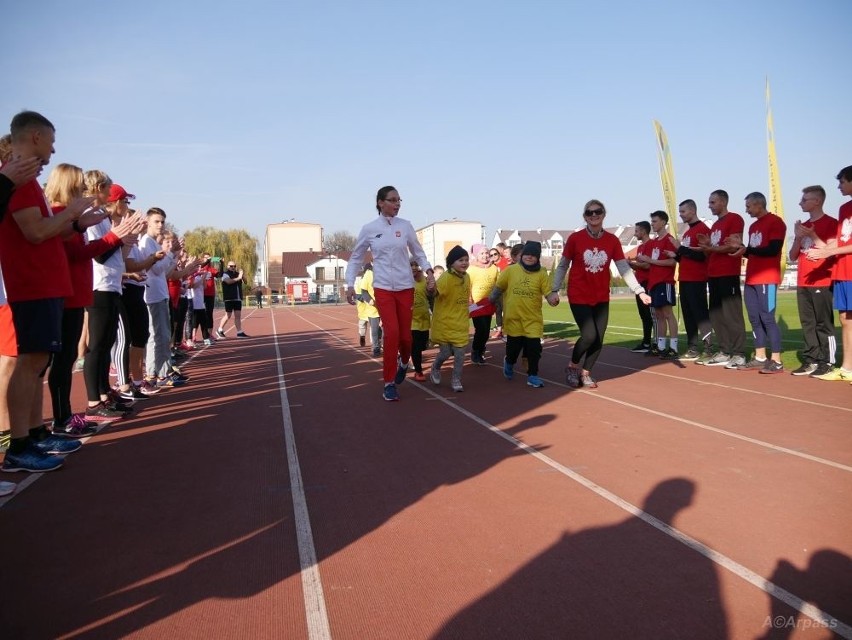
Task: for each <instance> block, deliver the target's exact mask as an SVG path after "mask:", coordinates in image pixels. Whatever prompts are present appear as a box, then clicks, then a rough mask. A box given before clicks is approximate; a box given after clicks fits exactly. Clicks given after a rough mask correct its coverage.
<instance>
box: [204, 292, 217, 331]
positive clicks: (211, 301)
mask: <svg viewBox="0 0 852 640" xmlns="http://www.w3.org/2000/svg"><path fill="white" fill-rule="evenodd" d="M215 305H216V296H204V310H205V311H206V312H207V318H206V320H205V322H204V326H205V327H206V328H207V332H208V334H209V333H211V332H212V331H213V307H214V306H215Z"/></svg>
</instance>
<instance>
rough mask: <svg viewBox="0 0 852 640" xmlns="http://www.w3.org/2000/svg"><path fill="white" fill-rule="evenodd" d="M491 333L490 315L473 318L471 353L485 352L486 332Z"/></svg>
mask: <svg viewBox="0 0 852 640" xmlns="http://www.w3.org/2000/svg"><path fill="white" fill-rule="evenodd" d="M489 333H491V316H476V317H474V318H473V344H472V345H471V347H470V350H471V352H473V353H485V345H486V344H488V334H489Z"/></svg>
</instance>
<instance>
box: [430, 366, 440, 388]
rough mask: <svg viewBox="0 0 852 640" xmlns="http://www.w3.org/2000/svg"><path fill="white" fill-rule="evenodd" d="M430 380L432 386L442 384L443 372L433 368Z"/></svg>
mask: <svg viewBox="0 0 852 640" xmlns="http://www.w3.org/2000/svg"><path fill="white" fill-rule="evenodd" d="M429 379H430V380H431V381H432V384H441V370H440V369H436V368H435V367H432V369H431V371H429Z"/></svg>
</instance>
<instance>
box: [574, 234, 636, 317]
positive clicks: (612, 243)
mask: <svg viewBox="0 0 852 640" xmlns="http://www.w3.org/2000/svg"><path fill="white" fill-rule="evenodd" d="M562 255H563V256H564V257H565V259H566V260H570V261H571V269H570V271H569V272H568V301H569V302H572V303H574V304H587V305H596V304H600V303H602V302H609V284H610V274H609V265H610V263H611V262H612V261H613V260H624V251H623V250H622V249H621V243H620V242H619V241H618V238H616V237H615V236H614V235H613V234H611V233H609V232H608V231H604V232H603V234H601V237H600V238H593V237H592V236H590V235H589V233H588V232H587V231H586V230H585V229H583V230H581V231H577V232H576V233H572V234H571V235H570V236H568V242H566V243H565V249H564V250H563V251H562Z"/></svg>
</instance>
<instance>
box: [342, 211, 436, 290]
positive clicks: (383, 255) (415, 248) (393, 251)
mask: <svg viewBox="0 0 852 640" xmlns="http://www.w3.org/2000/svg"><path fill="white" fill-rule="evenodd" d="M368 249H369V250H370V252H371V253H372V254H373V286H374V287H375V288H376V289H385V290H386V291H403V290H405V289H412V288H414V276H412V275H411V264H410V262H409V261H410V259H411V258H410V255H412V256H414V259H415V260H417V264H419V265H420V267H421V269H423V271H426V270H428V269H431V268H432V265H430V264H429V259H428V258H427V257H426V253H425V252H424V251H423V247H421V246H420V242H419V241H418V240H417V234H416V233H415V232H414V227H412V226H411V223H410V222H409V221H408V220H403V219H402V218H400V217H398V216H394V217H393V218H386V217H385V216H383V215H378V216H376V219H375V220H373V221H372V222H369V223H367V224H365V225H364V226H363V228H362V229H361V232H360V233H359V234H358V240H357V241H356V242H355V248H354V249H353V250H352V256H351V257H350V258H349V264H348V265H347V267H346V286H347V287H349V288H350V289H352V288H353V286H354V284H355V278H356V277H357V276H358V272H359V271H361V267H362V266H364V257H365V256H366V255H367V250H368ZM409 252H411V253H410V255H409Z"/></svg>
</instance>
